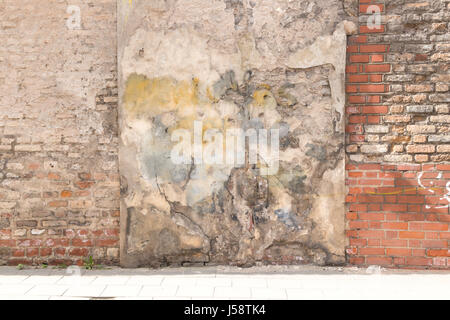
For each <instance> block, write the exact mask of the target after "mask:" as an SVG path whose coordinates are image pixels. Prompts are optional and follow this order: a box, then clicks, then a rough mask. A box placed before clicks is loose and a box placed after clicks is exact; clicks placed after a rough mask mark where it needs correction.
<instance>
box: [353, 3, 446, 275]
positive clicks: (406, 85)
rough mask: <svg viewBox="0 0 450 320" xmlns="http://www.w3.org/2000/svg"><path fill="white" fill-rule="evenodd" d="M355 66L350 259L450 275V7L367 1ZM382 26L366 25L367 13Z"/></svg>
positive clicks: (355, 39) (355, 47)
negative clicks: (374, 12) (376, 15)
mask: <svg viewBox="0 0 450 320" xmlns="http://www.w3.org/2000/svg"><path fill="white" fill-rule="evenodd" d="M359 3H360V16H359V21H360V26H359V34H358V35H355V36H352V37H350V38H349V45H348V61H347V63H348V65H347V94H348V95H347V119H348V124H347V160H348V162H347V185H348V196H347V202H348V213H347V235H348V238H349V246H348V248H347V255H348V261H349V262H350V263H351V264H355V265H383V266H391V267H394V266H395V267H414V268H416V267H420V268H423V267H428V268H450V258H449V257H450V251H449V242H450V230H449V222H450V215H449V203H450V183H449V182H450V165H449V164H448V163H449V161H450V130H449V123H450V114H449V102H450V93H449V83H450V70H449V69H450V37H449V35H450V33H449V31H450V30H449V21H450V0H440V1H417V0H415V1H414V0H412V1H411V0H391V1H371V0H360V1H359ZM369 5H377V6H378V7H379V8H380V10H381V15H382V26H381V28H379V29H370V28H368V27H367V21H368V19H369V16H370V15H368V14H367V7H368V6H369Z"/></svg>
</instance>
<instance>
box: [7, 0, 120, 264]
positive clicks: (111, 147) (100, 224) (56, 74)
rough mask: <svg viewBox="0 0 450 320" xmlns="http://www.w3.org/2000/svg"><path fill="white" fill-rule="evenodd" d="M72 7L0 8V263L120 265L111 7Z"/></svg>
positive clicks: (105, 1) (29, 0) (107, 1)
mask: <svg viewBox="0 0 450 320" xmlns="http://www.w3.org/2000/svg"><path fill="white" fill-rule="evenodd" d="M70 4H72V5H79V6H80V8H81V13H82V15H81V18H82V28H81V30H69V29H68V28H67V26H66V18H67V17H69V14H67V13H66V10H67V6H68V4H67V3H66V2H65V1H35V0H22V1H10V0H6V1H1V3H0V42H1V43H2V45H1V46H0V91H1V92H2V94H1V95H0V151H1V153H0V264H6V263H7V264H12V265H14V264H18V263H22V264H41V263H49V264H62V263H64V264H71V263H74V262H75V263H81V262H82V260H83V259H85V257H88V256H89V255H92V256H93V258H94V260H95V261H96V262H97V263H110V262H116V261H117V259H118V252H119V250H118V243H119V242H118V237H119V236H118V230H119V229H118V228H119V225H118V224H119V211H118V210H119V202H118V198H119V178H118V169H117V168H118V165H117V119H116V118H117V116H116V112H117V86H116V82H117V75H116V73H117V72H116V69H117V68H116V34H115V30H116V1H115V0H96V1H95V2H92V3H87V2H85V1H70ZM3 93H6V94H3Z"/></svg>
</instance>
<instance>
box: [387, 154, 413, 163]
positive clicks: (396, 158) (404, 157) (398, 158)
mask: <svg viewBox="0 0 450 320" xmlns="http://www.w3.org/2000/svg"><path fill="white" fill-rule="evenodd" d="M412 160H413V157H412V156H411V155H409V154H399V155H397V154H387V155H385V156H384V161H387V162H411V161H412Z"/></svg>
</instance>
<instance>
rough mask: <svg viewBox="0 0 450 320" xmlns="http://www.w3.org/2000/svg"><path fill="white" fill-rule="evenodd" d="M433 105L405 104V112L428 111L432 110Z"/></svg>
mask: <svg viewBox="0 0 450 320" xmlns="http://www.w3.org/2000/svg"><path fill="white" fill-rule="evenodd" d="M433 109H434V107H433V106H432V105H414V106H407V107H406V112H410V113H430V112H433Z"/></svg>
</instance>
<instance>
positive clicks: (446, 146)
mask: <svg viewBox="0 0 450 320" xmlns="http://www.w3.org/2000/svg"><path fill="white" fill-rule="evenodd" d="M437 152H441V153H442V152H450V144H443V145H439V146H437Z"/></svg>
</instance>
